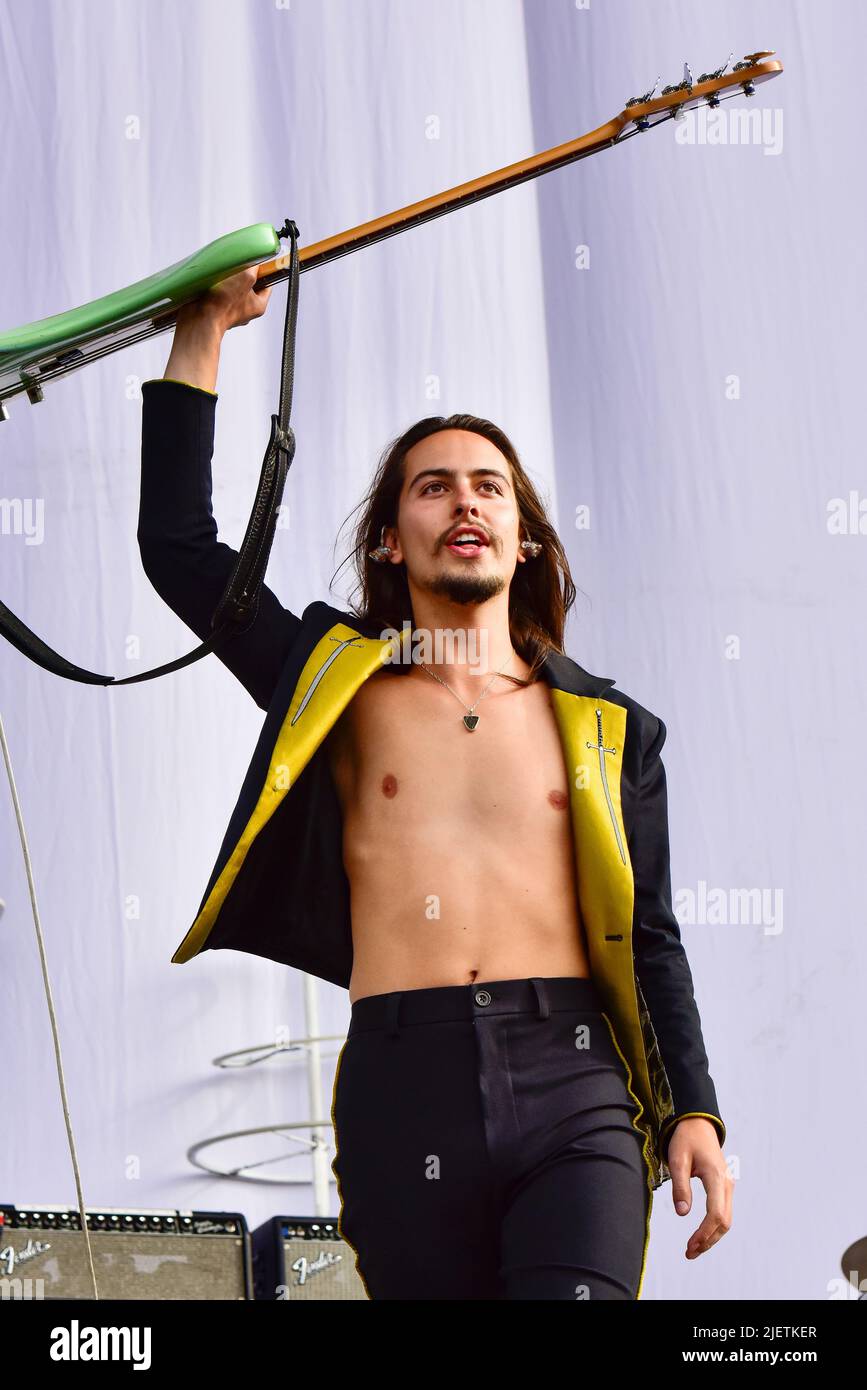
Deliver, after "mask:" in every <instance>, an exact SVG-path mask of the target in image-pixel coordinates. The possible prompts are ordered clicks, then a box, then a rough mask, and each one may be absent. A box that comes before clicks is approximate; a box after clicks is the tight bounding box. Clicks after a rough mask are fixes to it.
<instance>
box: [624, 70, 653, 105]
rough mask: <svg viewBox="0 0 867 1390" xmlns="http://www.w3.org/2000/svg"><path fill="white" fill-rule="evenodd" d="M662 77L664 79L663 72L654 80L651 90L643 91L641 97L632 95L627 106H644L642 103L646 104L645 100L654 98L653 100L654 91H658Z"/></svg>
mask: <svg viewBox="0 0 867 1390" xmlns="http://www.w3.org/2000/svg"><path fill="white" fill-rule="evenodd" d="M661 79H662V74H661V73H660V76H659V77H657V79H656V81H655V82H654V84H653V86H652V87H651V89H650V91H649V92H643V93H642V95H641V96H640V97H630V98H629V100H628V102H627V103H626V105H627V106H642V105H643V104H644V102H646V101H652V100H653V93H654V92H655V91H656V89H657V87H658V86H659V84H660V81H661Z"/></svg>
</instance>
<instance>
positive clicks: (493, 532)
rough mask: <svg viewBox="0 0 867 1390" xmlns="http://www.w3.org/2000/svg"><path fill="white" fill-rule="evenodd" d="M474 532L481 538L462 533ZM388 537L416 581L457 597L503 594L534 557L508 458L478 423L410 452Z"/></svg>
mask: <svg viewBox="0 0 867 1390" xmlns="http://www.w3.org/2000/svg"><path fill="white" fill-rule="evenodd" d="M470 532H475V536H476V540H475V541H473V540H471V539H467V540H464V539H462V536H461V534H460V533H467V534H469V533H470ZM455 533H458V534H457V535H456V534H455ZM385 539H386V543H387V544H388V545H390V546H391V547H392V551H393V554H392V556H391V561H392V563H393V564H398V563H400V562H401V561H403V562H404V563H405V564H406V568H407V575H408V577H409V580H410V582H411V584H414V585H416V586H417V587H418V588H420V589H423V590H425V591H426V592H428V593H431V594H440V595H442V596H443V597H444V598H448V599H450V600H451V601H452V602H453V603H483V602H484V601H485V600H486V599H489V598H493V596H494V595H495V594H499V593H501V592H502V591H503V589H505V588H506V586H507V585H508V584H509V583H510V582H511V579H512V575H513V574H514V572H515V565H516V564H524V563H526V557H525V556H524V554H523V552H522V551H521V550H519V548H518V542H519V539H520V536H519V517H518V504H517V499H516V497H515V492H514V488H513V486H512V469H511V465H510V463H509V461H508V459H507V458H505V457H504V455H503V454H501V453H500V451H499V449H498V448H497V447H496V445H495V444H492V443H491V441H490V440H489V439H485V438H484V437H483V436H482V435H480V434H476V433H474V432H473V431H471V430H440V432H439V433H438V434H432V435H429V436H428V438H427V439H422V440H421V441H420V442H419V443H418V444H415V445H413V447H412V448H411V449H410V450H409V453H408V454H407V455H406V461H405V474H404V484H403V488H402V489H401V494H400V498H399V501H398V519H397V526H396V527H390V528H386V532H385Z"/></svg>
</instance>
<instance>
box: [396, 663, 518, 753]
mask: <svg viewBox="0 0 867 1390" xmlns="http://www.w3.org/2000/svg"><path fill="white" fill-rule="evenodd" d="M514 655H515V653H514V651H511V652H509V655H508V656H507V658H506V660H505V661H504V662H503V664H502V666H501V667H500V669H499V671H495V672H494V674H493V675H492V676H491V679H490V680H489V681H488V683H487V685H486V686H485V688H484V690H483V691H482V693H481V695H480V696H479V698H478V700H474V701H473V703H472V704H471V705H470V706H469V708H467V706H466V705H464V702H463V700H462V699H461V697H460V695H458V693H457V691H456V690H452V688H451V686H450V685H449V684H448V683H447V682H446V681H444V680H443V679H442V677H440V676H438V675H437V673H436V671H431V670H430V669H429V668H428V667H427V666H425V664H424V662H423V661H420V662H419V666H420V667H421V669H422V670H423V671H427V673H428V675H429V676H433V678H434V680H435V681H439V683H440V685H444V686H445V688H446V690H450V691H451V693H452V695H454V697H455V699H456V700H457V702H458V704H459V705H463V707H464V709H465V710H466V711H467V712H466V714H465V715H464V727H465V728H466V729H468V730H469V732H470V733H472V732H473V731H474V730H475V728H476V727H477V725H478V722H479V719H480V717H481V716H480V715H478V714H475V713H474V711H475V708H476V705H477V704H479V702H480V701H481V700H484V698H485V696H486V695H487V693H488V691H489V690H490V688H491V686H492V685H493V684H494V681H495V680H496V679H497V676H501V675H502V674H503V672H504V671H505V669H506V667H507V666H508V664H509V662H510V661H511V660H512V657H513V656H514Z"/></svg>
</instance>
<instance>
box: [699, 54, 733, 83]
mask: <svg viewBox="0 0 867 1390" xmlns="http://www.w3.org/2000/svg"><path fill="white" fill-rule="evenodd" d="M734 56H735V55H734V54H733V53H730V54H729V56H728V57H727V58H726V60H725V62H724V63H723V65H722V67H721V68H717V69H716V71H715V72H703V73H702V75H701V77H700V78H699V79H698V80H699V82H713V81H715V80H716V78H718V77H722V75H723V73H724V72H725V70H726V68H727V67H728V65H729V63H730V62H731V60H732V58H733V57H734Z"/></svg>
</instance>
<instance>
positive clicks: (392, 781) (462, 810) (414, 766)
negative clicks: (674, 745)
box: [329, 672, 569, 834]
mask: <svg viewBox="0 0 867 1390" xmlns="http://www.w3.org/2000/svg"><path fill="white" fill-rule="evenodd" d="M464 712H465V710H464V707H462V705H461V703H460V702H459V701H458V700H457V699H456V698H455V697H454V696H453V695H452V694H451V693H450V692H449V691H447V690H445V689H444V688H443V687H442V686H440V685H438V684H437V683H436V682H434V681H430V683H429V685H428V684H427V683H422V681H421V680H420V679H418V678H417V677H416V676H415V675H413V676H395V675H392V674H391V673H389V672H382V673H377V674H376V675H374V676H371V677H370V678H369V680H368V681H366V682H365V684H364V686H363V687H362V688H361V690H359V692H358V693H357V695H356V696H355V698H354V699H353V700H352V702H351V704H350V705H349V706H348V708H347V709H346V710H345V711H344V714H343V715H342V717H341V719H340V720H339V721H338V723H337V725H336V726H335V728H334V730H333V731H332V734H331V735H330V738H329V756H330V761H331V769H332V773H333V775H334V780H335V785H336V787H337V791H338V796H339V799H340V801H341V805H342V808H343V811H344V814H345V815H351V813H352V812H353V811H357V812H363V813H364V815H365V817H368V818H369V817H372V818H374V819H375V820H378V819H380V818H381V817H385V818H391V819H395V820H396V819H399V818H401V817H408V818H412V820H413V821H417V820H418V819H419V818H426V819H427V820H428V823H430V824H431V826H432V827H433V825H434V823H436V824H440V825H444V826H446V827H447V828H448V830H449V833H451V834H458V833H460V831H461V828H462V827H463V828H470V827H475V826H478V825H480V824H488V825H496V824H497V823H498V822H499V823H504V822H506V823H508V824H509V825H510V826H512V827H513V828H520V827H521V826H527V827H528V828H529V827H532V833H540V832H541V833H543V834H544V833H546V832H547V830H549V829H550V828H551V827H554V826H557V825H559V824H560V823H561V822H562V823H564V824H565V823H567V822H568V807H569V788H568V774H567V769H566V765H565V759H564V756H563V749H562V744H561V742H560V737H559V733H558V728H557V724H556V720H555V717H554V712H553V709H552V707H551V701H550V694H549V690H548V686H547V684H546V683H545V682H537V683H534V684H532V685H530V686H528V687H518V686H512V685H509V686H503V687H502V688H501V690H500V691H499V692H498V693H497V694H496V695H494V694H493V693H492V694H491V695H490V696H488V697H486V698H485V699H484V700H482V701H481V702H480V703H479V704H478V705H477V707H476V713H477V714H478V716H479V721H478V724H477V726H476V728H475V729H474V730H473V731H472V732H469V731H468V730H467V728H466V726H465V724H464V720H463V715H464ZM528 833H529V831H528Z"/></svg>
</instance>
